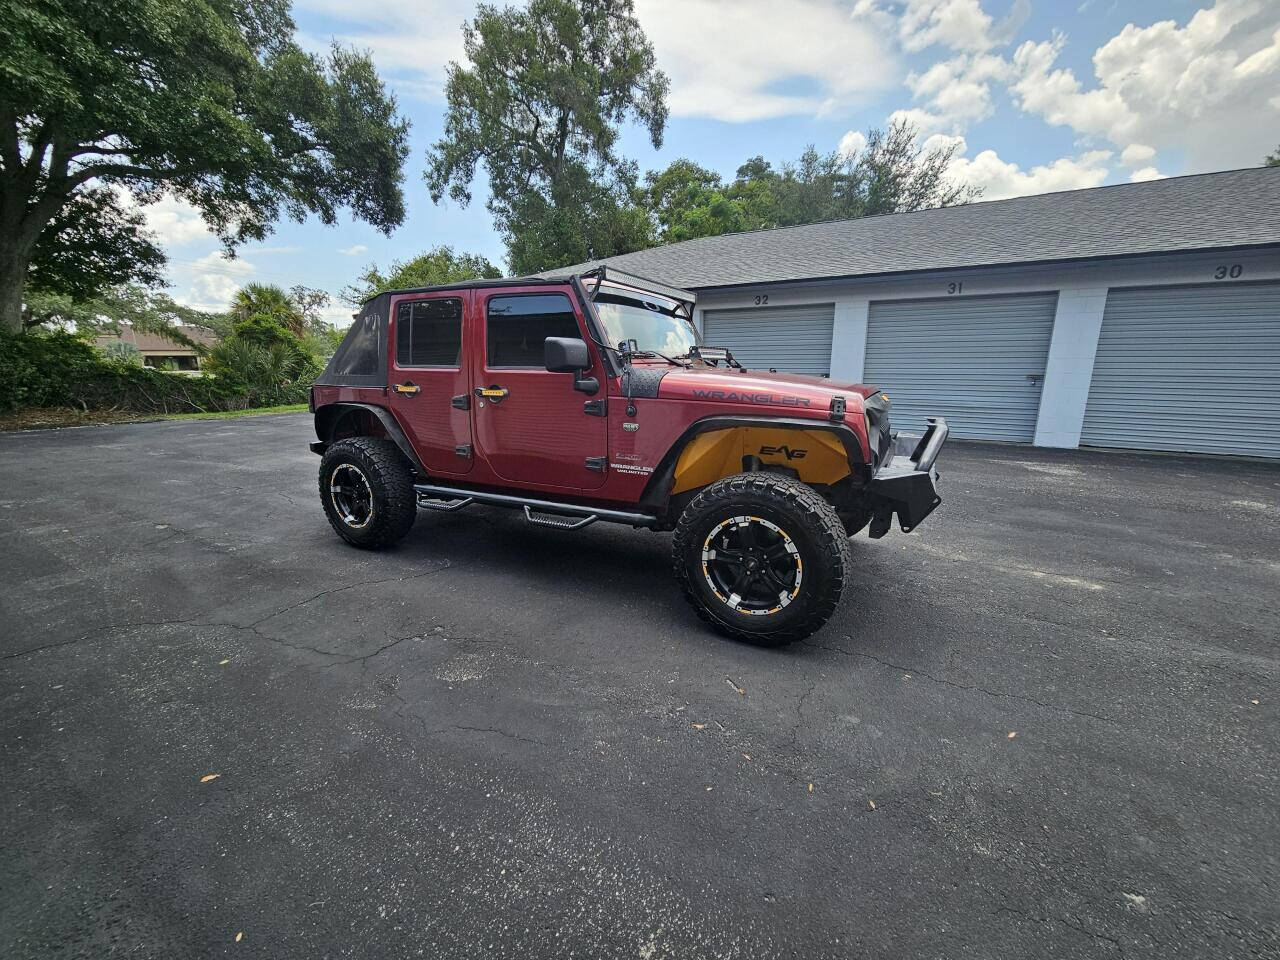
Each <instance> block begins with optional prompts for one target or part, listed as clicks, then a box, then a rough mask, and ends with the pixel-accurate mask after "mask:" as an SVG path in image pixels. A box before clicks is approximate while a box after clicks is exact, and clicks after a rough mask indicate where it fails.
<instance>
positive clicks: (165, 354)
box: [93, 325, 218, 373]
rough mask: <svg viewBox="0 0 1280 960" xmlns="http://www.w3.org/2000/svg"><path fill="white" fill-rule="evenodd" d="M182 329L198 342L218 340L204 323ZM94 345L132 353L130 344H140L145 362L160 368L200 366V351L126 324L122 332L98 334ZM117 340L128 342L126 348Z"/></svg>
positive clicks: (184, 369) (189, 369) (188, 370)
mask: <svg viewBox="0 0 1280 960" xmlns="http://www.w3.org/2000/svg"><path fill="white" fill-rule="evenodd" d="M175 329H177V330H178V331H180V332H181V333H184V334H186V335H187V336H188V337H190V338H191V339H192V340H194V341H195V342H196V343H199V344H202V345H204V346H205V347H212V346H213V345H214V344H215V343H217V342H218V338H217V337H216V336H215V335H214V333H213V331H211V330H206V329H205V328H204V327H192V326H180V327H176V328H175ZM93 342H94V345H95V346H97V347H98V349H99V350H104V351H106V352H108V353H115V352H117V351H120V350H121V349H123V350H125V351H128V352H129V353H132V352H133V351H132V350H131V349H129V348H130V347H133V348H136V349H137V351H138V353H140V354H141V355H142V364H143V366H146V367H154V368H156V369H159V370H165V369H168V370H178V371H180V372H183V373H195V372H197V371H199V369H200V354H199V353H197V352H196V351H195V350H193V349H192V348H191V347H188V346H187V345H186V344H183V343H176V342H174V341H173V340H168V339H166V338H164V337H162V336H160V335H158V334H154V333H142V332H139V331H137V330H134V329H133V328H132V327H129V326H127V325H126V326H124V327H122V328H121V330H120V334H119V336H101V337H96V338H94V341H93ZM116 344H125V345H126V346H124V347H123V348H121V347H117V346H116Z"/></svg>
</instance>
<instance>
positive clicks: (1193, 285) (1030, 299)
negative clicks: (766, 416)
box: [557, 168, 1280, 458]
mask: <svg viewBox="0 0 1280 960" xmlns="http://www.w3.org/2000/svg"><path fill="white" fill-rule="evenodd" d="M606 262H607V263H608V264H610V265H612V266H616V267H618V268H619V269H622V270H627V271H630V272H632V273H635V274H639V275H642V276H646V277H650V278H653V279H655V280H662V281H664V282H667V283H671V284H675V285H677V286H681V287H685V288H687V289H690V290H694V291H696V292H697V294H698V309H697V311H696V319H697V322H698V323H699V324H700V326H701V328H702V331H703V336H704V338H705V339H706V341H707V342H708V343H709V344H712V345H714V346H723V347H728V348H729V349H730V350H732V351H733V353H734V356H735V357H737V358H738V359H740V360H741V361H742V362H743V363H744V364H745V365H747V366H748V367H757V368H773V369H776V370H780V371H794V372H801V373H811V374H818V375H828V376H830V377H832V378H833V379H837V380H853V381H864V382H867V383H874V384H876V385H877V386H879V387H881V388H882V389H883V390H885V392H887V393H888V394H889V395H890V396H891V398H892V400H893V404H894V410H895V418H894V419H895V424H896V425H897V426H899V427H900V428H901V429H905V430H920V429H923V425H924V418H925V417H926V416H930V415H942V416H945V417H946V418H947V420H948V422H949V423H950V424H951V427H952V433H953V436H956V437H958V438H967V439H977V440H998V441H1007V442H1013V443H1033V444H1035V445H1037V446H1045V447H1076V446H1080V445H1087V446H1098V447H1125V448H1140V449H1150V450H1169V451H1195V452H1202V453H1215V454H1238V455H1247V456H1260V457H1277V458H1280V168H1258V169H1248V170H1235V171H1228V172H1225V173H1212V174H1202V175H1198V176H1189V177H1175V178H1169V179H1166V180H1157V181H1151V182H1147V183H1130V184H1121V185H1116V186H1110V187H1098V188H1095V189H1091V190H1073V191H1068V192H1064V193H1051V194H1042V195H1039V196H1033V197H1020V198H1017V199H1012V200H998V201H991V202H980V203H973V204H968V205H965V206H959V207H947V208H941V209H934V210H922V211H919V212H916V213H901V214H892V215H888V216H879V217H865V218H862V219H859V220H843V221H836V222H830V223H820V224H811V225H808V226H800V227H781V228H777V229H774V230H761V231H756V232H752V233H741V234H728V235H724V236H719V237H706V238H702V239H698V240H688V241H685V242H682V243H675V244H670V245H667V246H664V247H655V248H653V249H650V250H643V251H639V252H637V253H631V254H626V255H624V256H620V257H615V258H612V259H611V260H608V261H606ZM593 265H594V264H583V265H581V268H583V269H585V268H588V267H590V266H593ZM574 269H578V268H574ZM557 272H560V271H557Z"/></svg>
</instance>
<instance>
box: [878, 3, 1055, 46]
mask: <svg viewBox="0 0 1280 960" xmlns="http://www.w3.org/2000/svg"><path fill="white" fill-rule="evenodd" d="M1030 14H1031V3H1030V0H1014V3H1013V5H1012V7H1011V8H1010V10H1009V13H1008V15H1007V16H1006V17H1005V18H1004V19H1003V20H1001V21H999V22H998V23H997V22H996V21H995V20H994V19H993V18H992V17H991V15H990V14H988V13H987V12H986V11H985V10H983V9H982V4H981V2H980V0H899V2H889V3H887V4H886V5H885V6H881V5H880V3H879V2H878V0H858V2H857V3H856V4H855V5H854V8H853V14H852V15H853V17H854V19H858V20H863V21H865V22H866V23H868V24H870V25H873V26H874V27H875V28H876V29H877V30H878V32H880V33H882V34H883V33H893V34H896V36H897V39H898V42H899V43H901V44H902V47H903V49H905V50H908V51H912V52H915V51H920V50H924V49H926V48H928V47H931V46H935V45H937V46H943V47H947V48H948V49H951V50H954V51H957V52H961V53H968V54H977V53H984V52H986V51H988V50H990V49H992V48H993V47H997V46H1001V45H1003V44H1006V43H1008V42H1009V41H1010V40H1012V39H1013V37H1014V35H1015V34H1016V33H1017V31H1018V30H1019V29H1020V28H1021V26H1022V24H1023V23H1025V22H1026V20H1027V17H1028V16H1030Z"/></svg>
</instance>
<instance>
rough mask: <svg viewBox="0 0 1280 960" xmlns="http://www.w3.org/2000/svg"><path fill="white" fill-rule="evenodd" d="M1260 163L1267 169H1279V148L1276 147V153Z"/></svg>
mask: <svg viewBox="0 0 1280 960" xmlns="http://www.w3.org/2000/svg"><path fill="white" fill-rule="evenodd" d="M1262 162H1263V163H1264V164H1265V165H1266V166H1268V167H1280V147H1276V152H1275V153H1273V154H1271V155H1270V156H1269V157H1267V159H1266V160H1264V161H1262Z"/></svg>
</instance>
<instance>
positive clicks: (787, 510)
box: [672, 473, 852, 646]
mask: <svg viewBox="0 0 1280 960" xmlns="http://www.w3.org/2000/svg"><path fill="white" fill-rule="evenodd" d="M672 560H673V563H674V566H675V573H676V579H677V580H679V582H680V585H681V587H683V589H684V594H685V597H686V598H687V599H688V600H689V602H690V604H692V605H693V608H694V610H696V611H697V613H698V616H700V617H702V619H703V620H705V621H707V622H708V623H710V624H711V625H712V626H713V627H715V628H716V629H717V630H719V631H720V632H721V633H723V634H726V635H727V636H730V637H734V638H735V639H739V640H747V641H749V642H752V643H757V644H762V645H767V646H776V645H780V644H784V643H790V642H791V641H793V640H800V639H803V638H804V637H807V636H809V634H811V633H813V632H814V631H815V630H817V629H819V628H820V627H821V626H822V625H823V624H825V623H826V622H827V620H829V619H830V618H831V614H832V613H833V612H834V611H835V608H836V604H837V603H838V602H839V600H840V592H841V590H842V589H843V587H844V581H845V578H846V577H848V576H849V575H850V571H851V569H852V555H851V552H850V547H849V538H848V535H847V534H846V533H845V529H844V525H843V524H842V523H841V522H840V518H839V517H838V516H837V515H836V512H835V510H834V508H833V507H832V506H831V504H829V503H827V501H826V500H824V499H823V498H822V497H821V496H819V495H818V494H817V493H816V492H815V491H814V490H813V489H812V488H810V487H808V486H806V485H805V484H803V483H801V482H800V481H798V480H793V479H790V478H788V477H782V476H777V475H773V474H769V473H743V474H738V475H737V476H732V477H726V478H725V479H723V480H720V481H718V482H716V483H713V484H712V485H711V486H709V487H707V488H706V489H705V490H703V491H702V492H701V493H700V494H698V496H697V497H695V498H694V500H693V502H692V503H690V504H689V506H688V507H686V508H685V511H684V513H683V514H681V516H680V519H679V521H678V522H677V524H676V534H675V538H674V540H673V541H672Z"/></svg>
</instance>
